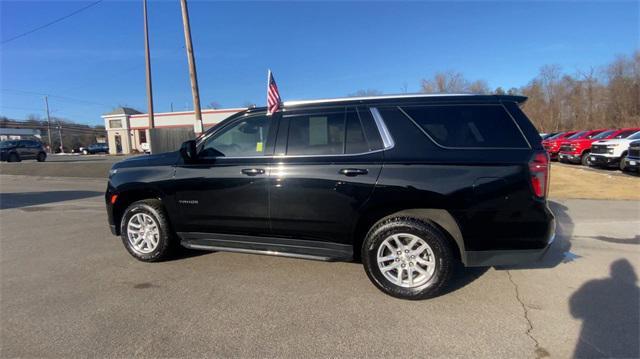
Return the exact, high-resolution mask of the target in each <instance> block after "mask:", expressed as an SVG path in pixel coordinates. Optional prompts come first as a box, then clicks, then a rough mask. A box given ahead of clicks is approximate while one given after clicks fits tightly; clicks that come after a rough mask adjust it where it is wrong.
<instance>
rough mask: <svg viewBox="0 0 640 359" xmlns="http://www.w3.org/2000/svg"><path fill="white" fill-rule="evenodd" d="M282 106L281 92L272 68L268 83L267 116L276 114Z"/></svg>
mask: <svg viewBox="0 0 640 359" xmlns="http://www.w3.org/2000/svg"><path fill="white" fill-rule="evenodd" d="M279 108H280V93H279V92H278V85H276V80H274V78H273V74H272V73H271V70H269V79H268V84H267V116H270V115H272V114H274V113H275V112H276V111H278V109H279Z"/></svg>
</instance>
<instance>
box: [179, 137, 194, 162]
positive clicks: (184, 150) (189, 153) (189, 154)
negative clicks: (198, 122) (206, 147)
mask: <svg viewBox="0 0 640 359" xmlns="http://www.w3.org/2000/svg"><path fill="white" fill-rule="evenodd" d="M196 152H197V151H196V141H194V140H189V141H186V142H184V143H183V144H182V146H180V155H182V158H183V159H184V161H185V162H193V161H195V159H196V156H197V155H198V154H197V153H196Z"/></svg>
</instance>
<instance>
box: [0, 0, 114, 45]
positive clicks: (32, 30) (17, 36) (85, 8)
mask: <svg viewBox="0 0 640 359" xmlns="http://www.w3.org/2000/svg"><path fill="white" fill-rule="evenodd" d="M103 1H104V0H98V1H95V2H92V3H91V4H89V5H87V6H85V7H81V8H80V9H78V10H75V11H73V12H71V13H69V14H67V15H64V16H62V17H59V18H57V19H55V20H53V21H50V22H48V23H46V24H44V25H40V26H38V27H36V28H34V29H31V30H29V31H27V32H23V33H22V34H19V35H16V36H14V37H10V38H8V39H6V40H2V43H1V44H2V45H4V44H6V43H9V42H11V41H13V40H17V39H19V38H21V37H24V36H27V35H29V34H32V33H34V32H36V31H38V30H42V29H44V28H46V27H49V26H51V25H54V24H56V23H59V22H60V21H62V20H65V19H68V18H70V17H71V16H73V15H76V14H79V13H81V12H83V11H85V10H87V9H89V8H91V7H93V6H95V5H98V4H99V3H101V2H103Z"/></svg>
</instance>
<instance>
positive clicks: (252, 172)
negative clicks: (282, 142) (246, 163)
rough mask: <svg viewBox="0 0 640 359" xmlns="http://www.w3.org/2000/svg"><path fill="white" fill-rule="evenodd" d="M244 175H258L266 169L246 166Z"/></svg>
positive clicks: (243, 171)
mask: <svg viewBox="0 0 640 359" xmlns="http://www.w3.org/2000/svg"><path fill="white" fill-rule="evenodd" d="M241 172H242V174H243V175H247V176H257V175H262V174H264V169H262V168H245V169H243V170H242V171H241Z"/></svg>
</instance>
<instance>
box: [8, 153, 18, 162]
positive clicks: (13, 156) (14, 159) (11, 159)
mask: <svg viewBox="0 0 640 359" xmlns="http://www.w3.org/2000/svg"><path fill="white" fill-rule="evenodd" d="M7 162H20V156H18V154H17V153H11V154H9V158H8V159H7Z"/></svg>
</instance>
